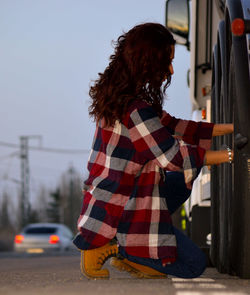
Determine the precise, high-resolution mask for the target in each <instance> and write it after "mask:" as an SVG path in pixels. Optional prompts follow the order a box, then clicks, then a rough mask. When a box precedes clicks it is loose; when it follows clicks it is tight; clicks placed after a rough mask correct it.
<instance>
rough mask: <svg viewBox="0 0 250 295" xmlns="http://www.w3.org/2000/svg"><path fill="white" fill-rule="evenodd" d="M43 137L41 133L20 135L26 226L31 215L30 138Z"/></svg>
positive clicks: (22, 209)
mask: <svg viewBox="0 0 250 295" xmlns="http://www.w3.org/2000/svg"><path fill="white" fill-rule="evenodd" d="M30 138H38V139H39V140H40V145H41V139H42V137H41V136H40V135H32V136H20V158H21V204H20V206H21V225H22V227H23V226H25V225H26V224H27V223H28V221H29V217H30V169H29V139H30Z"/></svg>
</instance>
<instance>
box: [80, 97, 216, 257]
mask: <svg viewBox="0 0 250 295" xmlns="http://www.w3.org/2000/svg"><path fill="white" fill-rule="evenodd" d="M212 130H213V124H211V123H204V122H193V121H186V120H180V119H176V118H174V117H172V116H170V115H169V114H168V113H166V112H163V116H162V118H159V116H158V115H157V114H156V112H155V111H154V109H153V108H152V107H151V106H150V105H149V104H147V103H146V102H144V101H140V100H135V101H134V102H133V103H132V105H131V106H130V108H129V110H128V112H127V114H126V116H125V118H124V120H123V121H122V123H120V122H118V121H117V122H116V123H115V125H114V126H113V127H108V128H107V127H104V122H103V121H100V122H99V123H98V125H97V128H96V132H95V136H94V142H93V146H92V151H91V154H90V158H89V162H88V170H89V177H88V179H87V180H86V181H85V190H84V199H83V206H82V211H81V215H80V217H79V219H78V229H79V232H80V233H79V234H78V235H77V236H76V238H75V240H74V243H75V245H76V246H77V247H78V248H80V249H92V248H96V247H100V246H103V245H104V244H106V243H107V242H108V241H110V240H111V239H112V238H114V237H115V236H116V238H117V240H118V243H119V245H120V246H121V247H123V249H124V250H125V251H126V252H127V253H128V254H130V255H133V256H139V257H144V258H153V259H162V261H163V263H168V262H173V261H175V259H176V239H175V235H174V234H173V230H172V222H171V217H170V213H169V211H168V208H167V205H166V200H165V197H166V196H160V194H159V185H160V184H161V183H162V181H163V179H162V173H161V172H162V171H161V170H162V169H165V170H170V171H182V172H183V173H184V178H185V182H186V186H187V187H188V188H189V189H191V187H192V183H193V181H194V179H195V178H196V177H197V175H198V173H199V171H200V168H201V167H202V166H203V162H204V154H205V149H207V148H209V146H210V141H211V137H212ZM173 135H174V136H173Z"/></svg>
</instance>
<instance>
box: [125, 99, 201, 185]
mask: <svg viewBox="0 0 250 295" xmlns="http://www.w3.org/2000/svg"><path fill="white" fill-rule="evenodd" d="M127 127H128V130H129V133H130V138H131V141H132V142H133V144H134V147H135V149H136V151H137V152H138V153H139V154H140V155H141V156H142V157H144V158H145V162H146V161H154V162H155V164H156V165H158V166H160V167H161V168H163V169H166V170H170V171H182V172H183V173H184V177H185V182H186V186H187V187H188V188H191V187H192V183H193V181H194V179H195V178H196V177H197V175H198V174H199V172H200V169H201V167H202V166H203V165H204V155H205V149H203V148H201V147H199V146H193V145H189V144H187V143H185V142H184V141H183V140H178V139H176V138H174V137H173V136H172V135H171V133H170V132H169V130H168V128H166V127H165V126H163V125H162V123H161V120H160V118H159V117H158V115H157V114H156V112H155V111H154V109H153V108H152V107H151V106H149V105H148V104H144V105H141V106H140V107H139V108H136V109H134V110H133V111H132V112H131V113H130V115H129V118H128V119H127Z"/></svg>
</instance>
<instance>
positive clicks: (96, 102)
mask: <svg viewBox="0 0 250 295" xmlns="http://www.w3.org/2000/svg"><path fill="white" fill-rule="evenodd" d="M174 44H175V40H174V38H173V36H172V34H171V33H170V32H169V31H168V29H167V28H166V27H164V26H163V25H161V24H158V23H145V24H141V25H137V26H135V27H134V28H132V29H131V30H130V31H128V32H127V33H125V34H123V35H121V36H120V37H119V38H118V40H117V41H116V42H115V45H116V47H115V52H114V54H113V55H111V56H110V63H109V65H108V67H107V68H106V69H105V71H104V73H99V78H98V79H97V80H96V81H95V84H94V85H93V86H92V87H91V88H90V91H89V94H90V97H91V98H92V104H91V105H90V107H89V114H90V116H93V117H94V119H95V120H96V121H98V120H100V119H103V118H104V119H105V122H106V125H107V126H112V125H113V124H114V123H115V121H116V120H119V121H122V119H123V116H124V115H125V113H126V110H127V108H128V106H129V104H130V103H131V102H132V101H133V100H134V99H142V100H145V101H147V102H148V103H150V104H151V105H152V106H153V107H154V109H155V110H156V111H157V113H158V114H159V115H161V113H162V104H163V97H164V93H165V91H166V88H167V87H168V86H169V85H170V82H171V73H170V72H169V66H170V64H171V53H172V47H173V45H174ZM165 79H166V83H165V84H164V86H163V87H162V83H163V81H164V80H165Z"/></svg>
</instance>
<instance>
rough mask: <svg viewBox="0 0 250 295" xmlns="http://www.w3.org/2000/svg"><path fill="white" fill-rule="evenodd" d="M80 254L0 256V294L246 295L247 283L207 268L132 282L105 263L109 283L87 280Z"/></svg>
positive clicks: (124, 274) (249, 288)
mask: <svg viewBox="0 0 250 295" xmlns="http://www.w3.org/2000/svg"><path fill="white" fill-rule="evenodd" d="M79 255H80V254H78V253H68V254H66V255H61V254H60V255H50V256H48V255H47V256H44V255H43V256H37V255H36V256H27V255H24V256H22V255H13V254H0V294H1V295H2V294H3V295H8V294H15V295H16V294H18V295H24V294H25V295H31V294H32V295H33V294H34V295H40V294H46V295H48V294H49V295H57V294H58V295H59V294H60V295H64V294H70V295H71V294H72V295H73V294H84V295H89V294H93V295H95V294H96V295H106V294H107V295H113V294H115V295H117V294H129V295H133V294H136V295H149V294H150V295H162V294H164V295H166V294H168V295H169V294H176V295H187V294H194V295H200V294H207V295H215V294H216V295H217V294H218V295H231V294H234V295H249V294H250V280H241V279H239V278H237V277H232V276H228V275H223V274H219V273H218V272H217V271H216V270H215V269H214V268H208V269H207V270H206V271H205V273H204V274H203V275H202V276H201V277H200V278H197V279H191V280H190V279H189V280H184V279H179V278H173V277H169V278H167V279H156V280H147V279H136V278H131V277H130V275H129V274H127V273H125V272H119V271H117V270H115V269H113V268H111V267H110V266H109V264H108V263H106V265H105V266H106V267H107V268H108V269H109V270H110V279H109V280H88V279H87V278H85V277H84V276H82V275H81V273H80V268H79V261H80V257H79Z"/></svg>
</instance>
